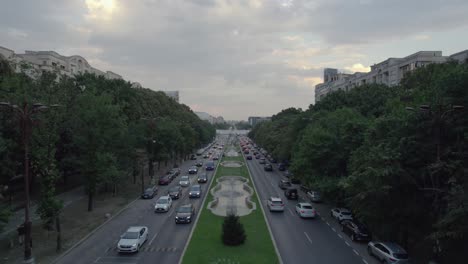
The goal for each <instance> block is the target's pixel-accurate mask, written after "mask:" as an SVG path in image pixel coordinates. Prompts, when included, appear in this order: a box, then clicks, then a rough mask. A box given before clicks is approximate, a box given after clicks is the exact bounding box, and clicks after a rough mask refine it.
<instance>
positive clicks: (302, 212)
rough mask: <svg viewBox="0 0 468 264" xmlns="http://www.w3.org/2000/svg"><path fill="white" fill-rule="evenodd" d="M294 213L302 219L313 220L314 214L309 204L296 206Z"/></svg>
mask: <svg viewBox="0 0 468 264" xmlns="http://www.w3.org/2000/svg"><path fill="white" fill-rule="evenodd" d="M296 213H297V214H298V215H299V216H300V217H303V218H315V215H316V212H315V209H314V208H313V207H312V205H311V204H310V203H298V204H296Z"/></svg>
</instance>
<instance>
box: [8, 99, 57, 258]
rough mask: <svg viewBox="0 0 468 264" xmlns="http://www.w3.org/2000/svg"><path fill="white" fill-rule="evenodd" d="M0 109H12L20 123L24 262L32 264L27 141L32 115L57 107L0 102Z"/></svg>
mask: <svg viewBox="0 0 468 264" xmlns="http://www.w3.org/2000/svg"><path fill="white" fill-rule="evenodd" d="M0 106H1V107H7V108H9V109H12V110H13V111H14V112H15V114H16V116H17V118H18V119H19V121H20V126H21V140H22V144H23V148H24V164H23V165H24V192H25V195H24V199H25V207H24V262H23V263H34V257H33V256H32V250H31V244H32V243H31V242H32V241H31V219H30V212H29V206H30V196H29V141H30V139H31V129H32V121H33V119H32V117H33V115H35V114H37V113H39V112H41V111H43V110H47V109H48V108H49V107H58V105H50V106H46V105H43V104H40V103H35V104H32V105H31V104H29V103H27V102H24V103H23V105H22V106H21V107H20V106H18V105H16V104H11V103H8V102H0Z"/></svg>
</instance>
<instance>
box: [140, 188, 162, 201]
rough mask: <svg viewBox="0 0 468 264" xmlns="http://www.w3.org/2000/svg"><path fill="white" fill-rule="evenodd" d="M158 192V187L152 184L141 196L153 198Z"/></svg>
mask: <svg viewBox="0 0 468 264" xmlns="http://www.w3.org/2000/svg"><path fill="white" fill-rule="evenodd" d="M157 193H158V187H156V186H152V187H149V188H146V190H145V191H144V192H143V193H142V194H141V198H143V199H153V198H154V196H155V195H156V194H157Z"/></svg>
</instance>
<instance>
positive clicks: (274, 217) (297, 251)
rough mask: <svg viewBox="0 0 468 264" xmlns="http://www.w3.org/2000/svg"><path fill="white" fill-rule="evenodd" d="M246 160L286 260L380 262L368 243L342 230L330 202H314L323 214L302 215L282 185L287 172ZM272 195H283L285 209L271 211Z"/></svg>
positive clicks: (336, 263)
mask: <svg viewBox="0 0 468 264" xmlns="http://www.w3.org/2000/svg"><path fill="white" fill-rule="evenodd" d="M246 162H247V164H248V167H249V170H250V172H251V175H252V178H253V180H254V183H255V185H256V188H257V191H258V195H259V198H260V200H261V203H262V206H263V208H264V210H265V214H266V217H267V220H268V222H269V225H270V228H271V230H272V233H273V237H274V239H275V242H276V244H277V246H278V250H279V252H280V255H281V258H282V260H283V263H306V262H307V263H319V264H327V263H330V264H341V263H347V264H377V263H378V262H377V261H376V260H374V259H372V258H370V257H369V256H368V255H367V253H366V245H365V243H359V244H358V243H355V242H352V241H351V240H350V239H349V237H347V236H346V235H345V234H343V233H341V231H340V230H341V229H340V227H339V225H338V223H336V221H334V220H333V219H331V218H330V217H329V211H327V210H328V207H327V206H326V205H323V204H322V205H314V204H313V206H314V207H315V208H316V210H317V212H318V213H319V214H320V215H319V216H317V217H316V218H315V219H301V218H300V217H299V216H298V215H297V214H296V212H295V205H296V203H297V201H294V200H287V199H286V198H285V196H284V193H283V190H281V189H280V188H279V187H278V182H279V180H280V179H281V178H282V177H283V175H282V173H281V172H279V171H278V169H277V167H276V166H274V171H273V172H265V171H264V170H263V165H262V164H259V162H258V160H256V159H255V158H254V159H253V160H246ZM298 189H299V188H298ZM271 196H275V197H280V198H282V199H283V201H284V202H285V210H284V212H283V213H281V212H269V210H268V208H267V205H266V201H267V199H268V198H269V197H271ZM301 200H304V201H305V196H304V194H301ZM306 202H309V201H306Z"/></svg>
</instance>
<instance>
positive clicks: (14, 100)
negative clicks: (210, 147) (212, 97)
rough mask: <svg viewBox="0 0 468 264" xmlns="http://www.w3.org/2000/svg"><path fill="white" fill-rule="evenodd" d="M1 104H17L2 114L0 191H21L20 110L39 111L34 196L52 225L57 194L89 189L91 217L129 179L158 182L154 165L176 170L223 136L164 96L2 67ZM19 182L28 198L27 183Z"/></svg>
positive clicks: (33, 139)
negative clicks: (100, 199) (144, 174)
mask: <svg viewBox="0 0 468 264" xmlns="http://www.w3.org/2000/svg"><path fill="white" fill-rule="evenodd" d="M0 102H8V103H10V107H8V106H5V105H4V104H3V107H2V108H1V109H0V186H9V187H10V188H9V189H10V191H12V190H14V188H13V186H12V182H13V181H14V179H17V178H18V175H22V174H23V163H24V162H23V161H24V154H23V153H24V147H23V146H24V144H23V143H24V140H23V137H22V132H23V131H24V129H23V128H24V126H21V122H20V121H21V120H20V119H21V118H20V115H19V112H18V110H19V109H22V108H23V107H24V106H25V105H27V106H29V108H30V109H33V110H31V111H30V113H29V116H28V117H30V118H28V119H27V122H28V124H29V125H30V126H31V127H32V129H31V134H30V148H31V151H30V164H29V167H30V171H31V180H32V181H31V182H32V183H31V189H32V191H33V192H35V193H40V197H41V203H40V206H39V213H40V214H41V216H42V217H43V219H44V220H45V222H46V223H47V224H48V225H51V224H52V223H54V221H55V219H57V216H58V214H59V213H60V208H61V204H60V203H59V202H58V201H57V200H56V199H55V196H56V191H55V187H57V186H63V185H67V184H73V185H76V184H80V185H84V186H85V187H86V191H87V194H88V201H89V202H88V210H89V211H91V210H93V199H94V197H95V195H96V194H97V193H98V192H100V191H103V190H105V191H111V192H113V193H114V194H117V193H118V190H119V187H121V186H123V184H124V183H126V182H128V181H127V178H130V181H131V180H133V181H134V182H136V176H137V175H138V174H139V173H141V168H143V167H144V166H145V165H146V164H149V166H148V167H149V173H150V175H153V173H154V168H153V164H154V163H156V162H158V164H160V163H161V162H166V165H167V163H168V162H172V163H176V161H177V160H179V159H181V158H183V157H186V156H187V155H188V154H190V153H192V152H193V150H194V149H197V148H199V147H201V146H203V145H205V144H207V143H208V142H210V141H212V140H213V138H214V137H215V134H216V131H215V129H214V127H213V126H212V125H210V124H209V123H208V122H206V121H202V120H200V119H199V118H198V117H197V116H196V115H195V114H194V113H193V112H192V111H191V110H190V108H189V107H188V106H186V105H183V104H179V103H177V102H176V101H174V100H173V99H171V98H169V97H167V96H166V95H165V94H164V93H163V92H156V91H152V90H149V89H143V88H132V85H131V83H129V82H127V81H124V80H108V79H105V78H104V77H98V76H95V75H91V74H84V75H79V76H76V77H73V78H71V77H66V76H59V77H58V76H57V75H56V74H54V73H47V72H45V73H43V74H42V76H41V77H40V78H38V79H31V78H29V77H28V76H27V75H25V74H23V73H15V72H14V71H13V70H12V69H11V68H10V67H9V65H8V63H7V62H5V61H2V60H1V59H0ZM38 103H40V104H43V105H44V106H42V107H38V105H37V104H38ZM35 104H36V105H35ZM13 105H17V106H18V107H16V108H14V107H11V106H13ZM20 177H21V176H20ZM132 178H133V179H132ZM18 182H19V183H20V184H19V185H20V190H19V191H22V190H23V189H22V188H23V186H22V185H21V183H23V181H22V180H20V181H18Z"/></svg>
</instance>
